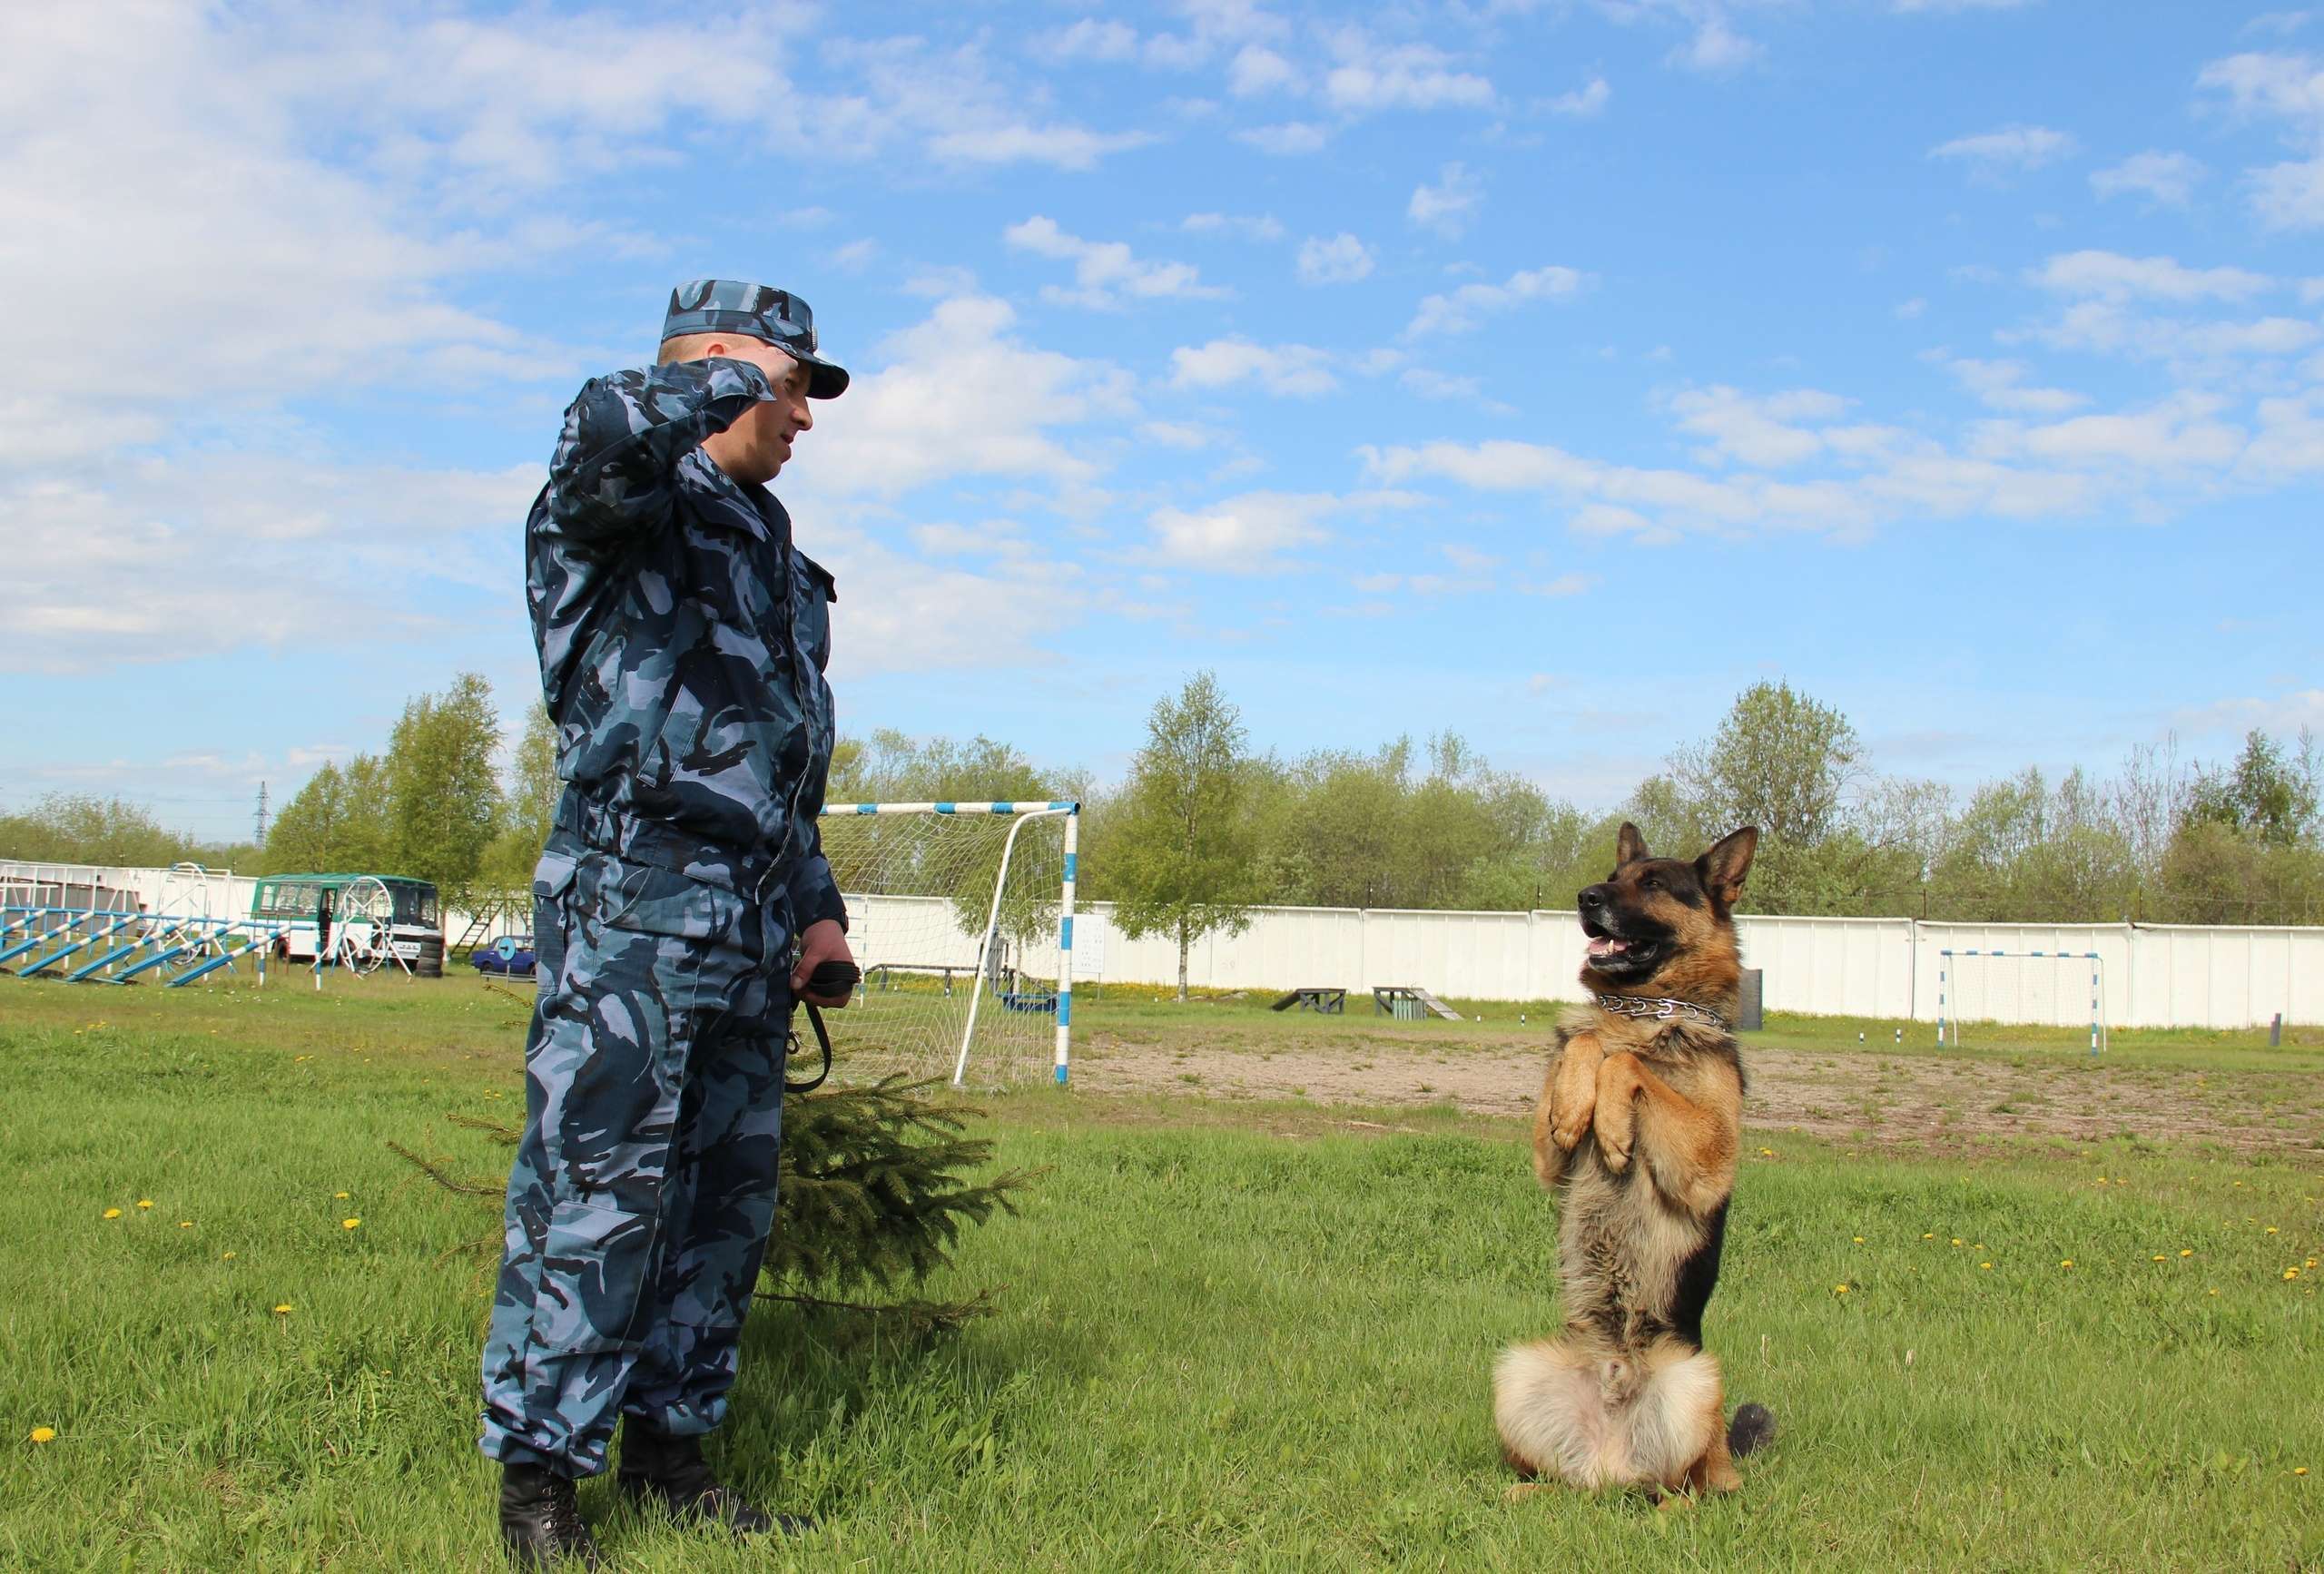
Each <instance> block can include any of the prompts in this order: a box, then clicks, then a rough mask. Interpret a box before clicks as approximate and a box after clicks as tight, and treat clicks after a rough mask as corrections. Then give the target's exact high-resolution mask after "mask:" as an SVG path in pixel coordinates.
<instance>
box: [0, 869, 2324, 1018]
mask: <svg viewBox="0 0 2324 1574" xmlns="http://www.w3.org/2000/svg"><path fill="white" fill-rule="evenodd" d="M31 871H32V866H29V865H25V864H7V863H5V862H0V885H7V884H9V883H10V881H11V880H12V878H13V879H14V880H23V879H25V877H27V876H28V875H29V874H30V873H31ZM41 872H42V874H43V875H44V877H45V878H46V879H47V880H52V881H56V880H70V881H72V882H73V883H74V884H76V885H83V886H85V885H87V884H89V883H91V882H94V883H96V884H98V885H101V886H103V887H108V888H114V889H121V890H133V891H134V892H136V893H137V897H136V900H142V901H143V902H145V903H146V904H147V907H148V908H149V910H152V911H153V912H156V913H176V912H185V911H200V912H202V913H203V914H206V915H207V916H210V917H214V918H226V917H231V916H234V915H236V914H241V913H247V912H249V911H250V905H251V896H252V894H253V889H254V887H255V885H256V883H257V882H256V881H254V880H250V879H248V878H246V877H232V878H229V877H224V876H211V877H209V878H208V879H206V880H197V879H194V878H192V877H189V876H187V875H185V874H183V873H180V872H175V871H170V870H165V869H102V870H90V869H85V868H78V869H74V870H72V871H64V870H62V869H59V868H57V867H56V866H53V865H52V866H44V868H43V869H42V871H41ZM6 900H12V901H14V900H24V899H23V898H22V897H20V896H15V895H9V896H7V898H6ZM889 903H897V904H901V905H903V906H907V907H918V906H921V905H923V904H931V903H932V904H936V905H940V906H944V907H949V906H950V903H947V902H942V901H941V900H940V899H937V898H919V897H888V896H881V897H862V896H852V897H850V898H849V899H848V905H849V907H850V909H851V910H852V911H853V912H855V913H856V915H857V920H856V921H857V924H858V927H859V928H863V929H865V930H867V931H868V934H876V933H878V932H879V931H880V930H881V927H882V925H881V917H880V914H879V913H878V909H879V908H880V907H881V906H884V905H886V904H889ZM444 920H445V921H444V932H445V937H446V939H448V940H449V941H455V942H457V941H458V939H459V938H460V936H461V934H462V932H463V931H464V930H466V929H467V928H468V923H467V919H466V916H465V915H462V914H457V913H447V914H445V915H444ZM519 921H520V922H521V920H519ZM1075 924H1076V930H1075V934H1074V949H1075V956H1076V959H1077V974H1078V977H1079V978H1081V979H1085V980H1088V981H1089V982H1093V983H1107V984H1144V985H1172V984H1175V983H1176V982H1177V977H1178V951H1177V944H1176V943H1175V942H1174V941H1172V940H1171V939H1168V938H1167V937H1165V936H1159V935H1149V936H1147V937H1146V938H1145V939H1136V940H1133V939H1128V938H1126V937H1125V936H1124V935H1122V933H1121V932H1120V931H1119V930H1117V929H1116V928H1115V927H1114V922H1113V905H1112V904H1111V903H1110V902H1096V903H1090V904H1087V905H1084V906H1083V907H1082V908H1081V909H1080V910H1079V914H1078V917H1077V918H1076V920H1075ZM1736 926H1737V929H1738V931H1739V932H1740V935H1741V939H1742V942H1743V960H1744V963H1745V965H1746V966H1748V967H1754V968H1758V969H1761V970H1762V972H1763V973H1764V976H1765V978H1764V981H1765V989H1766V995H1765V1000H1766V1004H1767V1007H1768V1009H1769V1010H1773V1011H1799V1012H1806V1013H1808V1014H1811V1015H1817V1016H1847V1017H1871V1018H1884V1019H1888V1020H1900V1021H1934V1020H1935V1018H1936V994H1937V972H1938V969H1939V967H1940V965H1941V963H1942V960H1943V959H1941V958H1940V956H1939V955H1938V953H1939V952H1941V951H1944V950H1946V949H1951V950H1955V951H1961V950H1985V951H1991V950H1996V949H1998V950H2006V951H2012V952H2021V951H2037V950H2038V951H2053V952H2054V951H2073V952H2081V951H2095V952H2097V953H2098V955H2099V956H2100V958H2101V959H2102V972H2103V974H2104V980H2105V991H2106V1020H2107V1022H2108V1024H2109V1025H2110V1026H2112V1027H2117V1028H2131V1027H2179V1028H2250V1027H2261V1026H2265V1025H2266V1023H2267V1022H2268V1020H2269V1018H2271V1017H2273V1016H2274V1015H2276V1014H2277V1013H2278V1012H2281V1013H2282V1014H2283V1018H2284V1020H2285V1021H2286V1022H2300V1023H2309V1024H2314V1023H2318V1022H2324V929H2265V928H2259V927H2221V928H2197V927H2195V926H2192V925H2174V924H1940V923H1920V922H1916V921H1915V920H1911V919H1827V918H1759V917H1749V916H1746V917H1743V918H1740V919H1738V920H1736ZM495 927H496V931H497V927H498V926H495ZM959 949H960V966H961V967H963V968H972V967H974V966H975V965H976V941H975V939H974V937H973V936H970V935H962V936H960V942H959ZM1100 959H1102V961H1101V960H1100ZM865 960H868V961H876V960H877V958H876V957H867V958H865ZM1948 971H1949V972H1950V974H1951V977H1950V978H1948V979H1947V980H1946V984H1947V990H1948V996H1949V999H1948V1002H1947V1014H1948V1015H1952V1016H1959V1017H1965V1018H1969V1019H1971V1020H1998V1021H2013V1022H2048V1023H2055V1024H2057V1025H2059V1026H2061V1027H2070V1026H2075V1025H2079V1024H2082V1023H2086V1022H2088V1021H2089V1020H2090V993H2089V983H2090V974H2089V971H2088V969H2087V967H2086V965H2085V964H2082V963H2077V962H2072V961H2067V962H2032V961H2017V960H2011V961H2005V962H1995V961H1992V960H1978V961H1974V962H1970V963H1967V964H1962V963H1960V962H1959V961H1958V960H1957V959H1956V960H1955V965H1954V966H1953V967H1952V968H1951V969H1948ZM1580 972H1581V926H1580V924H1579V923H1578V922H1577V920H1576V919H1575V916H1574V914H1573V913H1571V912H1570V911H1566V912H1408V911H1389V910H1360V909H1356V908H1298V907H1264V908H1256V909H1254V910H1252V916H1251V927H1250V928H1249V929H1247V930H1245V931H1244V932H1243V933H1242V934H1240V935H1238V936H1233V937H1228V936H1223V935H1213V936H1210V937H1209V938H1207V939H1202V940H1199V941H1197V942H1196V944H1195V947H1194V949H1193V950H1192V952H1191V953H1190V954H1189V955H1188V957H1187V981H1188V982H1189V983H1191V984H1193V985H1194V986H1195V987H1196V988H1197V989H1252V990H1265V989H1294V988H1296V987H1298V986H1301V985H1310V984H1312V985H1322V986H1326V987H1330V988H1336V989H1352V990H1357V991H1366V992H1368V991H1369V990H1370V989H1373V988H1374V986H1375V985H1381V984H1417V985H1420V986H1421V987H1422V988H1423V989H1433V990H1434V991H1435V992H1436V993H1437V994H1439V995H1444V996H1451V997H1454V998H1459V999H1472V1000H1573V999H1580V998H1581V985H1580V983H1579V982H1578V981H1577V978H1576V975H1578V974H1579V973H1580Z"/></svg>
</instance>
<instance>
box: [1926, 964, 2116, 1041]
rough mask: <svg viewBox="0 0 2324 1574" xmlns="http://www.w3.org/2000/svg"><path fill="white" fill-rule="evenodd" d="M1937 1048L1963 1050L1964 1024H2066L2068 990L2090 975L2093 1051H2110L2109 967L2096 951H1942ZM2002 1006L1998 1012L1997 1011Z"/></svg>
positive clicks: (1939, 975)
mask: <svg viewBox="0 0 2324 1574" xmlns="http://www.w3.org/2000/svg"><path fill="white" fill-rule="evenodd" d="M1936 956H1937V962H1936V1047H1937V1048H1940V1049H1942V1048H1945V1043H1946V1041H1947V1035H1948V1034H1949V1035H1950V1036H1951V1043H1952V1045H1953V1048H1955V1049H1958V1048H1961V1023H1962V1021H1963V1019H1964V1018H1967V1019H1970V1020H1973V1021H1980V1022H2041V1021H2050V1022H2065V1021H2070V1020H2072V1019H2073V1018H2069V1017H2067V1016H2066V1015H2065V1011H2066V1009H2067V1005H2066V1001H2067V999H2069V998H2070V997H2068V996H2067V994H2066V992H2067V991H2068V990H2071V989H2074V988H2075V987H2076V986H2078V985H2079V984H2080V983H2081V981H2082V974H2083V967H2080V966H2064V967H2062V966H2060V965H2059V964H2061V963H2068V964H2085V965H2086V967H2087V970H2088V972H2089V975H2090V1052H2091V1053H2092V1054H2093V1055H2096V1054H2099V1053H2100V1052H2102V1050H2104V1048H2106V970H2105V969H2106V964H2105V962H2104V961H2103V959H2101V958H2100V956H2099V955H2098V953H2097V952H2096V951H2003V950H1962V951H1956V950H1950V949H1947V950H1941V951H1939V952H1937V953H1936ZM1997 1005H1998V1008H1996V1007H1997Z"/></svg>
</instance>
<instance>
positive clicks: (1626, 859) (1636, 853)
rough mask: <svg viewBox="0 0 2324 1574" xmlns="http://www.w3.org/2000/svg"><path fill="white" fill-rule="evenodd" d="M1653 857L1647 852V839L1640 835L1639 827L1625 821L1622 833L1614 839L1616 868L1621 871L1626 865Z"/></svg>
mask: <svg viewBox="0 0 2324 1574" xmlns="http://www.w3.org/2000/svg"><path fill="white" fill-rule="evenodd" d="M1653 856H1654V854H1652V853H1650V852H1649V851H1647V850H1646V838H1645V837H1643V836H1640V834H1639V833H1638V827H1637V826H1635V825H1632V824H1631V823H1630V821H1627V820H1625V821H1622V833H1621V834H1620V836H1618V837H1616V838H1615V839H1614V867H1615V868H1616V869H1620V868H1621V866H1622V865H1624V864H1626V863H1636V862H1637V861H1639V860H1640V859H1641V858H1652V857H1653Z"/></svg>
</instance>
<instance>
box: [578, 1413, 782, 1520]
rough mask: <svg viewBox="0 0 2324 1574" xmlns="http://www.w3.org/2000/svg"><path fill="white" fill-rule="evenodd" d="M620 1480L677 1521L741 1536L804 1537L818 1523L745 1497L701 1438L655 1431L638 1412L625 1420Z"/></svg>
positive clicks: (627, 1492)
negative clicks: (722, 1474)
mask: <svg viewBox="0 0 2324 1574" xmlns="http://www.w3.org/2000/svg"><path fill="white" fill-rule="evenodd" d="M615 1480H616V1481H618V1482H619V1484H620V1486H621V1490H622V1493H623V1495H624V1496H625V1497H627V1498H628V1499H629V1500H631V1501H633V1502H635V1503H637V1504H640V1505H641V1506H643V1507H646V1508H656V1507H658V1508H659V1509H661V1510H663V1511H664V1512H665V1513H667V1514H668V1515H670V1517H671V1518H673V1519H675V1520H684V1521H687V1522H690V1523H694V1524H703V1525H723V1526H724V1527H725V1528H726V1529H727V1530H731V1531H732V1532H734V1534H735V1535H737V1536H763V1535H766V1534H768V1533H769V1532H771V1531H780V1532H781V1533H782V1534H783V1535H785V1536H803V1535H805V1534H806V1533H807V1532H808V1531H810V1530H813V1529H814V1528H815V1521H814V1520H813V1519H812V1518H811V1517H809V1516H808V1515H805V1514H770V1513H768V1512H766V1510H763V1509H760V1508H756V1507H753V1505H752V1504H750V1503H747V1502H744V1501H743V1499H742V1498H741V1497H740V1496H739V1495H738V1494H737V1493H736V1492H735V1491H734V1489H733V1488H731V1487H723V1486H721V1485H719V1484H718V1477H717V1475H716V1474H715V1473H714V1472H713V1471H712V1470H711V1468H710V1462H709V1461H707V1460H705V1459H704V1458H703V1457H702V1440H701V1439H700V1438H698V1437H673V1436H671V1435H670V1434H669V1433H667V1432H660V1431H655V1430H654V1429H653V1428H652V1427H649V1426H647V1425H645V1423H644V1422H641V1421H639V1420H638V1419H637V1418H636V1417H635V1416H632V1417H630V1418H629V1419H627V1420H626V1421H625V1422H622V1429H621V1469H620V1471H618V1472H617V1474H616V1477H615Z"/></svg>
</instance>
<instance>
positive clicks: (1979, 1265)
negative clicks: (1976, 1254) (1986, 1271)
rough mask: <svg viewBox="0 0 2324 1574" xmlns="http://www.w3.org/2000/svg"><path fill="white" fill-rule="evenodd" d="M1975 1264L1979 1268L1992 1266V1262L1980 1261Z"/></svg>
mask: <svg viewBox="0 0 2324 1574" xmlns="http://www.w3.org/2000/svg"><path fill="white" fill-rule="evenodd" d="M1977 1266H1978V1267H1980V1268H1990V1267H1992V1266H1993V1264H1991V1263H1980V1264H1977Z"/></svg>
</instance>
